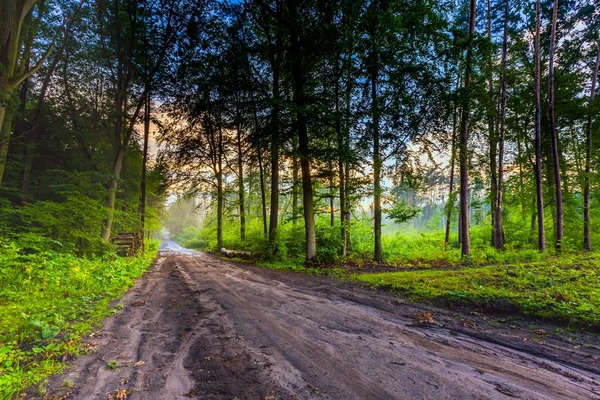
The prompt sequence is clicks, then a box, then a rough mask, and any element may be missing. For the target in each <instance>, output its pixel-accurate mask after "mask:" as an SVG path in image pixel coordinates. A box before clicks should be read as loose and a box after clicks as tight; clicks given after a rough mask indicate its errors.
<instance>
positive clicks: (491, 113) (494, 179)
mask: <svg viewBox="0 0 600 400" xmlns="http://www.w3.org/2000/svg"><path fill="white" fill-rule="evenodd" d="M487 31H488V41H489V46H490V50H489V54H488V60H487V71H486V73H487V81H488V101H489V104H488V107H487V120H488V121H487V122H488V136H489V142H490V216H491V220H492V221H491V222H492V246H495V234H494V229H495V226H496V202H497V196H498V189H497V188H498V175H497V164H496V157H497V155H498V139H497V137H496V131H495V129H494V117H495V107H494V85H493V70H492V12H491V1H490V0H488V1H487Z"/></svg>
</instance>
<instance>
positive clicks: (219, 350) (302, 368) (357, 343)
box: [46, 242, 600, 400]
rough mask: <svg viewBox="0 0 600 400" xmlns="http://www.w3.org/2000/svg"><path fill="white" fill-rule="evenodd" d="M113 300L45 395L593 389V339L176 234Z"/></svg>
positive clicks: (478, 393) (526, 395) (407, 395)
mask: <svg viewBox="0 0 600 400" xmlns="http://www.w3.org/2000/svg"><path fill="white" fill-rule="evenodd" d="M121 304H123V306H124V309H123V311H122V312H120V313H119V314H118V315H116V316H114V317H111V318H109V319H108V320H107V321H106V323H105V325H104V326H103V328H102V329H101V330H100V331H99V332H97V333H96V334H94V335H92V336H91V337H90V338H89V339H88V341H89V345H90V347H91V348H92V351H91V352H90V353H89V354H88V355H86V356H83V357H81V358H79V359H78V360H75V361H74V362H72V363H71V365H70V369H69V370H68V371H67V372H65V373H64V374H62V375H60V376H57V377H54V378H52V380H51V383H50V388H49V392H48V394H47V395H46V398H52V396H57V397H55V398H58V396H61V395H64V394H69V396H68V398H69V399H85V400H88V399H107V398H114V399H117V398H125V397H124V394H127V399H189V398H200V399H344V400H350V399H436V400H440V399H503V398H507V399H508V398H512V399H514V398H519V399H600V351H598V348H594V346H581V347H579V348H578V346H572V345H569V344H567V343H563V342H560V341H557V340H554V339H550V338H549V337H547V338H546V339H544V340H543V341H542V342H541V343H539V342H536V341H535V340H532V339H531V335H530V332H529V330H527V329H519V328H514V327H513V328H514V329H508V328H500V327H497V328H494V327H493V326H491V325H489V326H486V325H485V323H486V322H485V321H484V319H483V318H481V317H480V316H476V315H471V314H469V313H465V314H464V315H461V314H457V313H450V312H447V311H442V310H437V309H434V308H431V307H426V306H420V305H416V304H413V303H409V302H405V301H403V300H399V299H398V298H397V297H394V296H391V295H388V294H385V293H378V292H374V291H371V290H368V289H364V288H360V287H357V286H355V285H352V284H349V283H344V282H340V281H337V280H333V279H328V278H324V277H313V276H307V275H301V274H294V273H286V272H278V271H272V270H268V269H263V268H258V267H254V266H251V265H245V264H239V263H233V262H229V261H225V260H222V259H220V258H218V257H216V256H213V255H208V254H203V253H198V252H194V251H191V250H186V249H184V248H181V247H180V246H178V245H176V244H174V243H173V242H165V243H163V248H162V251H161V253H160V257H159V259H158V261H157V263H156V264H155V265H154V267H153V269H152V270H151V271H150V272H149V273H147V274H146V275H145V276H144V277H143V278H141V279H140V280H139V281H138V282H137V284H136V286H135V287H134V288H133V289H132V290H130V291H129V293H128V294H127V295H126V296H125V298H124V299H123V300H122V301H121ZM427 312H432V313H433V318H434V323H433V324H431V323H419V321H418V320H419V315H422V314H423V313H427ZM415 316H416V317H415ZM415 318H416V319H415ZM421 322H423V321H421ZM528 335H529V336H528ZM112 361H115V362H116V364H118V369H110V368H107V363H108V362H111V365H113V366H115V364H114V363H112ZM119 396H120V397H119Z"/></svg>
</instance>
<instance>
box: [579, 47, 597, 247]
mask: <svg viewBox="0 0 600 400" xmlns="http://www.w3.org/2000/svg"><path fill="white" fill-rule="evenodd" d="M599 67H600V42H598V55H597V56H596V65H595V66H594V71H593V73H592V87H591V89H590V102H589V114H588V120H587V130H586V152H585V175H584V189H583V248H584V250H587V251H591V250H592V243H591V240H590V173H591V166H590V165H591V161H592V115H593V112H592V111H593V109H592V106H593V105H594V96H595V95H596V83H597V82H598V68H599Z"/></svg>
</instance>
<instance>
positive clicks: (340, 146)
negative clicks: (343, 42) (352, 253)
mask: <svg viewBox="0 0 600 400" xmlns="http://www.w3.org/2000/svg"><path fill="white" fill-rule="evenodd" d="M337 62H338V61H337V60H336V69H337V70H338V73H337V74H336V79H335V133H336V137H337V150H338V179H339V181H340V182H339V196H340V236H341V240H342V245H341V248H340V255H341V256H342V257H346V250H347V248H346V221H345V214H344V213H345V207H346V197H345V195H346V182H345V179H344V161H345V147H344V136H343V134H342V116H341V113H340V79H341V76H339V75H340V74H339V69H340V68H339V67H338V64H337ZM332 172H333V171H332ZM332 226H333V224H332Z"/></svg>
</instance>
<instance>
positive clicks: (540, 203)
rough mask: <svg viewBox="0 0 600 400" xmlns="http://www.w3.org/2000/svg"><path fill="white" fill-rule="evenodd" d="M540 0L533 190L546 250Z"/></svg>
mask: <svg viewBox="0 0 600 400" xmlns="http://www.w3.org/2000/svg"><path fill="white" fill-rule="evenodd" d="M540 1H541V0H537V1H536V3H535V15H536V17H535V18H536V22H535V43H534V57H535V77H534V102H535V171H534V172H535V173H534V175H535V192H536V199H537V221H538V249H539V250H540V251H546V232H545V228H544V190H543V188H542V179H543V177H542V111H541V95H540V86H541V73H540V70H541V68H540V61H541V60H540V31H541V5H540Z"/></svg>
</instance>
